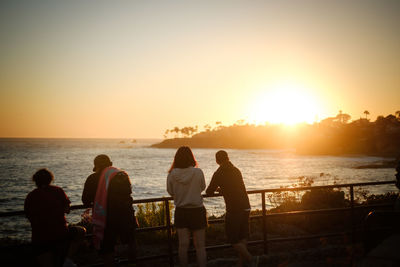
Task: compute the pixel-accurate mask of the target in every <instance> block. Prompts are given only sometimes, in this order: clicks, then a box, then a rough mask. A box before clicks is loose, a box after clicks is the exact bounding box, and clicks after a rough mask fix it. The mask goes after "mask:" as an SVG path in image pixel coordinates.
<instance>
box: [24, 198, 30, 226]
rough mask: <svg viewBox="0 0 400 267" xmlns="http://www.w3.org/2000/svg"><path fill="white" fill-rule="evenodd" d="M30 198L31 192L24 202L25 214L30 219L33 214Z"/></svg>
mask: <svg viewBox="0 0 400 267" xmlns="http://www.w3.org/2000/svg"><path fill="white" fill-rule="evenodd" d="M29 199H30V194H28V196H27V197H26V198H25V202H24V212H25V216H26V218H28V220H29V221H30V220H31V219H30V218H31V214H30V208H29V207H30V205H29V203H30V202H29Z"/></svg>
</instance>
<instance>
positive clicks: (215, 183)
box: [206, 172, 219, 196]
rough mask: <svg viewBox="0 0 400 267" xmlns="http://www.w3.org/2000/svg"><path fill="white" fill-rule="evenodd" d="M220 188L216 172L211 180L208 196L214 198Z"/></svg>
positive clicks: (207, 190)
mask: <svg viewBox="0 0 400 267" xmlns="http://www.w3.org/2000/svg"><path fill="white" fill-rule="evenodd" d="M218 188H219V185H218V174H217V173H216V172H215V173H214V174H213V176H212V178H211V182H210V184H209V185H208V187H207V189H206V194H207V195H210V196H212V195H214V194H215V191H217V189H218Z"/></svg>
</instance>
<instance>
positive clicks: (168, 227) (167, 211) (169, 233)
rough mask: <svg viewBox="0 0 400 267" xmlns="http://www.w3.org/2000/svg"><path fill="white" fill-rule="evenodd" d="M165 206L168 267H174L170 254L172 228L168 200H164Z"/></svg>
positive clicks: (172, 256) (172, 257)
mask: <svg viewBox="0 0 400 267" xmlns="http://www.w3.org/2000/svg"><path fill="white" fill-rule="evenodd" d="M164 205H165V213H166V218H167V236H168V257H169V266H171V267H173V266H174V254H173V252H172V227H171V218H170V216H169V212H170V211H169V201H168V199H166V200H164Z"/></svg>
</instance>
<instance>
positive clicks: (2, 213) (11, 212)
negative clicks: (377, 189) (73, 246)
mask: <svg viewBox="0 0 400 267" xmlns="http://www.w3.org/2000/svg"><path fill="white" fill-rule="evenodd" d="M395 183H396V181H394V180H393V181H381V182H365V183H353V184H335V185H321V186H305V187H285V188H272V189H262V190H249V191H247V193H248V194H259V193H262V192H265V193H268V192H269V193H273V192H282V191H302V190H311V189H325V188H341V187H350V186H369V185H385V184H395ZM218 196H222V195H221V194H215V195H212V196H210V195H206V194H203V197H205V198H208V197H218ZM165 200H173V198H172V197H158V198H146V199H137V200H134V201H133V204H140V203H148V202H161V201H165ZM84 208H88V207H87V206H85V205H73V206H71V210H77V209H84ZM24 214H25V213H24V211H6V212H0V217H9V216H17V215H24Z"/></svg>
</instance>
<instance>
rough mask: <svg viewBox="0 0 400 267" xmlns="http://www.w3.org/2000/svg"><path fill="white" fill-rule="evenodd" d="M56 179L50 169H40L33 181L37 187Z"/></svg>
mask: <svg viewBox="0 0 400 267" xmlns="http://www.w3.org/2000/svg"><path fill="white" fill-rule="evenodd" d="M53 180H54V175H53V173H52V172H51V171H49V170H48V169H40V170H38V171H37V172H35V174H34V175H33V176H32V181H34V182H35V184H36V186H37V187H41V186H45V185H49V184H50V183H51V182H52V181H53Z"/></svg>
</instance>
